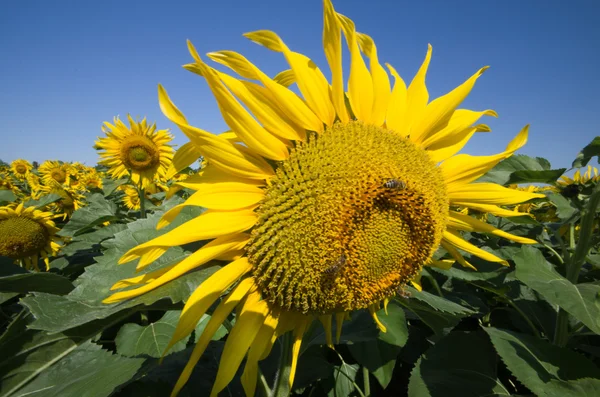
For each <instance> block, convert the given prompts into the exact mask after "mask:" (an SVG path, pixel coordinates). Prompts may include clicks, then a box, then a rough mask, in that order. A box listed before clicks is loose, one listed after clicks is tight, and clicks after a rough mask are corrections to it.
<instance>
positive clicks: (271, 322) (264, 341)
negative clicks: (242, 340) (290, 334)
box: [241, 314, 278, 396]
mask: <svg viewBox="0 0 600 397" xmlns="http://www.w3.org/2000/svg"><path fill="white" fill-rule="evenodd" d="M277 323H278V318H277V317H276V316H273V315H271V314H269V315H267V317H266V318H265V322H264V324H263V325H262V326H261V327H260V330H259V331H258V334H257V335H256V337H255V338H254V342H253V343H252V346H250V350H249V351H248V358H247V360H246V365H245V366H244V372H242V376H241V382H242V387H243V388H244V392H245V393H246V395H247V396H253V395H254V392H255V391H256V381H257V379H258V361H259V360H260V359H261V357H262V355H263V353H264V352H265V351H266V350H269V349H270V346H271V343H272V340H273V335H274V334H275V329H276V328H277Z"/></svg>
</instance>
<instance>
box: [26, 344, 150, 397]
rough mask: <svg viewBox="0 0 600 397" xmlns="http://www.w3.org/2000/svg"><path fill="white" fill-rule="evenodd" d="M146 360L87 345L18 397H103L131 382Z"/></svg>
mask: <svg viewBox="0 0 600 397" xmlns="http://www.w3.org/2000/svg"><path fill="white" fill-rule="evenodd" d="M143 362H144V359H141V358H127V357H121V356H118V355H116V354H112V353H110V352H108V351H105V350H102V349H101V348H100V346H98V345H95V344H93V343H90V342H87V343H84V344H82V345H81V346H78V347H77V348H75V349H74V350H73V351H72V352H70V353H69V354H68V355H67V356H65V357H64V358H63V359H61V360H60V361H58V362H57V363H56V364H54V365H52V366H51V367H50V368H49V369H48V370H46V371H44V372H43V373H42V374H41V375H40V376H38V377H37V378H36V379H34V380H33V381H32V382H31V383H29V384H28V385H27V386H25V387H24V388H23V389H21V390H19V392H18V393H17V394H15V396H28V397H36V396H39V397H65V396H78V397H104V396H109V395H110V394H111V393H112V392H113V391H114V390H115V389H116V388H118V387H119V386H120V385H121V384H123V383H125V382H127V381H128V380H129V379H131V378H132V377H133V376H134V375H135V374H136V372H137V371H138V369H140V367H141V366H142V364H143Z"/></svg>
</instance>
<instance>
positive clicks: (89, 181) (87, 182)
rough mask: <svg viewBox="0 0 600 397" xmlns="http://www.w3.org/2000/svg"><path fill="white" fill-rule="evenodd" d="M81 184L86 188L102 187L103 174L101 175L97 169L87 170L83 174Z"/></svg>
mask: <svg viewBox="0 0 600 397" xmlns="http://www.w3.org/2000/svg"><path fill="white" fill-rule="evenodd" d="M80 179H81V184H82V185H83V187H85V188H86V189H88V190H89V189H102V186H103V182H102V175H100V174H99V173H98V172H96V170H93V171H90V172H87V173H85V174H83V175H82V176H81V178H80Z"/></svg>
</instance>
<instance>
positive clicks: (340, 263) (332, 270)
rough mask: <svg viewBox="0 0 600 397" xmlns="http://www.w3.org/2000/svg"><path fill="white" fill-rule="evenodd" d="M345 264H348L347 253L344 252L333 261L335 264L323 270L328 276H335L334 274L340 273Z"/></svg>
mask: <svg viewBox="0 0 600 397" xmlns="http://www.w3.org/2000/svg"><path fill="white" fill-rule="evenodd" d="M345 264H346V255H344V254H342V255H340V256H339V258H337V259H336V260H335V262H333V265H331V266H329V267H328V268H327V269H325V270H324V271H323V273H325V274H327V275H328V276H333V275H335V274H337V273H339V271H340V270H342V267H344V265H345Z"/></svg>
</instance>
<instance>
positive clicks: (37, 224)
mask: <svg viewBox="0 0 600 397" xmlns="http://www.w3.org/2000/svg"><path fill="white" fill-rule="evenodd" d="M52 216H53V214H52V213H50V212H42V211H38V210H36V209H35V208H34V207H28V208H24V207H23V204H19V205H18V206H17V207H16V208H12V207H10V206H5V207H0V256H6V257H9V258H12V259H14V260H15V261H17V262H20V263H22V264H24V265H26V266H27V267H28V268H33V269H37V261H38V258H40V257H41V258H43V259H44V261H45V262H46V266H48V264H49V260H48V257H49V256H50V255H54V254H56V252H57V251H58V249H59V248H60V246H59V244H58V242H59V241H60V239H59V238H58V237H57V236H56V232H57V231H58V230H59V229H58V228H56V226H55V225H54V222H52V220H51V218H52Z"/></svg>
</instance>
